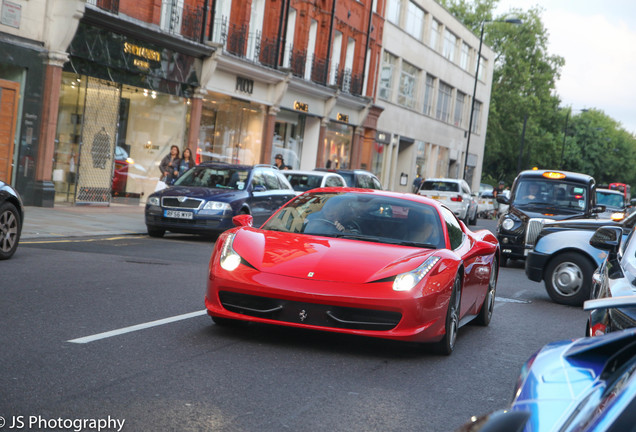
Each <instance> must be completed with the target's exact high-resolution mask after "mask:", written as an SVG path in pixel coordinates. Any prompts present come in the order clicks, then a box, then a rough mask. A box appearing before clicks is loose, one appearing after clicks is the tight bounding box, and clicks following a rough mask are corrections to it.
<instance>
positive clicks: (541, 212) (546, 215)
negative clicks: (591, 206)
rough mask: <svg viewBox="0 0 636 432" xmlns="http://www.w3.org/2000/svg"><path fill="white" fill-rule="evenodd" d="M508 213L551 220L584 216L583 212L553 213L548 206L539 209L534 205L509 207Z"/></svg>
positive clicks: (524, 217)
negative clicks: (529, 206)
mask: <svg viewBox="0 0 636 432" xmlns="http://www.w3.org/2000/svg"><path fill="white" fill-rule="evenodd" d="M509 211H510V213H512V214H514V215H516V216H517V217H518V218H519V219H521V220H528V219H533V218H541V219H552V220H557V221H559V220H565V219H575V218H582V217H584V216H585V213H583V212H573V213H569V214H554V213H551V212H550V209H549V208H545V209H540V208H536V207H532V208H527V207H524V208H519V207H516V206H515V207H510V210H509Z"/></svg>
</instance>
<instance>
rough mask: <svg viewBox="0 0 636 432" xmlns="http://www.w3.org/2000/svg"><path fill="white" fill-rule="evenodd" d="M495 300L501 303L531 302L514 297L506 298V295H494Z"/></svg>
mask: <svg viewBox="0 0 636 432" xmlns="http://www.w3.org/2000/svg"><path fill="white" fill-rule="evenodd" d="M495 301H498V302H502V303H523V304H528V303H531V301H530V300H522V299H514V298H508V297H495Z"/></svg>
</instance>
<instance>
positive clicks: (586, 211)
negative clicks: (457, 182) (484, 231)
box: [496, 170, 605, 266]
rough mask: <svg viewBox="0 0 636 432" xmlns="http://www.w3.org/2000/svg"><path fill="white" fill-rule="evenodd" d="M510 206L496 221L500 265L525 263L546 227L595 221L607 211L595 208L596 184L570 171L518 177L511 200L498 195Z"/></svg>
mask: <svg viewBox="0 0 636 432" xmlns="http://www.w3.org/2000/svg"><path fill="white" fill-rule="evenodd" d="M497 202H498V203H500V204H504V205H508V208H507V209H506V210H505V212H502V210H501V209H500V213H501V215H500V216H499V220H498V221H497V228H496V234H497V239H498V240H499V243H500V244H501V265H502V266H505V265H506V264H507V262H508V259H525V258H526V256H527V254H528V252H529V250H530V249H532V247H533V246H534V243H535V240H536V238H537V236H538V235H539V233H540V232H541V228H542V226H543V224H544V223H546V222H552V221H555V220H563V219H596V218H598V214H599V213H601V212H603V211H605V207H603V206H597V204H596V181H595V180H594V178H593V177H591V176H589V175H585V174H579V173H573V172H567V171H549V170H528V171H523V172H521V173H519V175H518V176H517V178H516V179H515V181H514V182H513V184H512V192H511V195H510V197H509V198H508V197H506V196H504V195H503V194H498V195H497Z"/></svg>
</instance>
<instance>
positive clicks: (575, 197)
mask: <svg viewBox="0 0 636 432" xmlns="http://www.w3.org/2000/svg"><path fill="white" fill-rule="evenodd" d="M574 199H577V200H580V199H583V195H574Z"/></svg>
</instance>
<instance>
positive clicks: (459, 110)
mask: <svg viewBox="0 0 636 432" xmlns="http://www.w3.org/2000/svg"><path fill="white" fill-rule="evenodd" d="M465 100H466V95H465V94H464V93H462V92H460V91H458V92H457V97H456V98H455V116H454V118H453V123H454V124H455V126H458V127H461V125H462V123H463V120H464V101H465Z"/></svg>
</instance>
